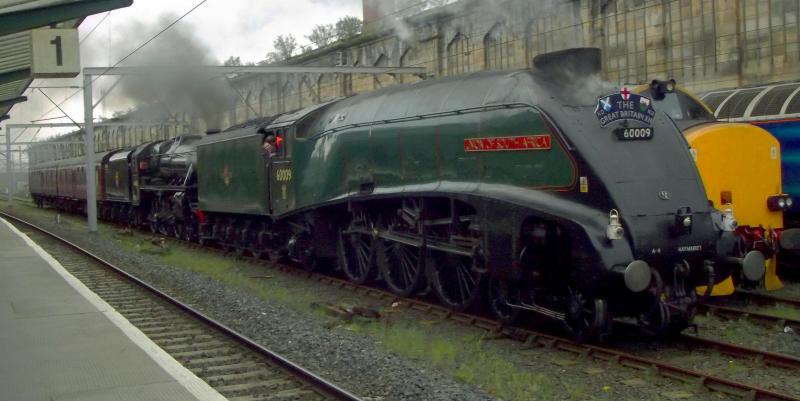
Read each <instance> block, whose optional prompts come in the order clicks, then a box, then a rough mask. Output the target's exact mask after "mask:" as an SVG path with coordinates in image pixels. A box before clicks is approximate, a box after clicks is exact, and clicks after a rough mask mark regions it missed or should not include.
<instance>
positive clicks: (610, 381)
mask: <svg viewBox="0 0 800 401" xmlns="http://www.w3.org/2000/svg"><path fill="white" fill-rule="evenodd" d="M13 213H14V214H17V215H19V216H20V217H25V218H28V219H31V220H33V221H35V222H37V223H38V224H41V225H42V226H43V227H44V228H47V229H50V230H52V231H54V232H56V233H58V234H60V235H63V236H64V237H65V238H67V239H69V240H71V241H74V242H75V243H76V244H78V245H80V246H84V247H86V248H87V249H90V250H91V251H93V252H95V253H97V254H98V256H101V257H103V258H105V259H107V260H109V261H110V262H112V263H115V264H117V265H118V266H120V267H123V268H125V269H127V270H128V271H129V272H131V273H132V274H134V275H137V276H139V277H141V278H142V279H144V280H145V281H148V282H151V283H153V284H154V285H156V286H157V287H159V288H162V289H163V290H165V291H166V292H168V293H170V294H171V295H173V296H175V297H176V298H178V299H181V300H182V301H184V302H187V303H189V304H190V305H192V306H194V307H196V308H198V309H199V310H201V311H203V312H204V313H206V314H208V315H210V316H211V317H213V318H215V319H218V320H219V321H221V322H222V323H224V324H227V325H229V326H230V327H232V328H234V329H236V330H238V331H240V332H242V333H244V334H245V335H247V336H249V337H251V338H253V339H254V340H256V341H258V342H260V343H262V344H264V345H265V346H267V347H268V348H271V349H273V350H275V351H277V352H279V353H281V354H283V355H284V356H286V357H288V358H290V359H292V360H293V361H295V362H297V363H298V364H300V365H302V366H304V367H306V368H308V369H310V370H312V371H314V372H315V373H317V374H320V375H321V376H323V377H326V378H328V379H329V380H331V381H333V382H334V383H337V384H339V385H340V386H342V387H344V388H346V389H348V390H349V391H352V392H353V393H355V394H358V395H360V396H362V397H364V398H365V399H367V400H374V401H377V400H397V401H405V400H409V401H410V400H414V401H417V400H460V401H462V400H463V401H471V400H491V399H500V398H493V397H492V396H491V395H489V394H488V393H487V392H486V391H484V389H481V388H478V387H475V386H470V385H467V384H464V383H462V382H460V380H464V378H467V379H466V380H467V381H469V380H468V378H469V376H470V375H476V374H478V375H480V374H483V373H482V372H481V371H480V369H479V368H476V367H474V366H473V367H472V369H466V370H465V369H461V368H459V369H457V370H455V371H454V370H452V369H439V368H437V367H436V366H434V364H431V363H430V362H429V361H430V358H421V357H420V358H416V357H414V355H413V353H412V355H411V356H409V355H408V353H405V354H406V355H405V356H402V357H401V356H399V355H397V354H395V353H393V352H389V351H387V350H386V349H385V347H382V346H381V344H380V341H378V340H377V339H376V338H375V337H372V336H369V335H364V334H363V333H360V332H359V331H361V330H363V328H362V329H359V327H362V326H353V325H348V324H342V323H341V322H337V321H336V320H332V318H331V317H329V316H326V315H324V314H322V313H316V314H315V313H304V312H303V311H298V310H297V308H294V307H292V306H287V305H283V304H281V303H277V302H266V301H264V300H263V299H261V298H259V297H258V296H256V295H254V294H252V293H250V292H249V291H245V290H242V289H239V288H235V287H233V286H230V285H225V284H223V283H221V282H219V281H217V280H215V279H213V278H210V277H208V276H207V275H203V274H200V273H196V272H191V271H186V270H184V269H181V268H177V267H173V266H169V265H167V264H164V263H163V262H162V261H161V260H160V259H159V258H158V257H155V256H151V255H147V254H142V253H139V252H133V251H130V250H128V249H125V248H123V247H121V246H120V244H119V243H117V242H116V241H115V240H114V239H113V238H107V237H104V236H87V235H86V233H85V228H84V226H82V225H80V224H76V223H75V221H76V220H70V219H66V218H65V219H64V220H65V221H70V222H67V223H62V224H55V223H54V222H53V221H52V215H49V216H50V218H48V217H47V216H48V215H47V214H43V212H40V211H36V210H34V209H31V208H28V209H26V208H25V207H18V208H17V209H15V210H14V211H13ZM198 252H202V251H198ZM240 265H241V266H240ZM234 270H235V271H238V272H239V273H241V272H243V271H245V272H246V274H247V275H249V276H250V277H253V275H258V274H261V275H263V276H262V277H260V278H256V279H264V280H272V279H275V280H279V281H281V282H283V281H282V280H284V278H280V277H277V276H279V273H275V272H272V271H271V270H264V269H263V268H261V269H259V268H258V267H254V266H251V265H248V264H245V263H237V264H236V266H235V267H234ZM259 272H260V273H259ZM289 281H292V280H291V279H289ZM294 281H299V283H291V285H289V284H287V290H289V291H298V293H301V292H306V293H310V294H311V298H313V299H317V300H319V302H330V301H342V300H346V299H347V298H350V299H352V298H357V297H358V296H357V295H354V294H352V293H347V292H345V291H341V290H336V289H334V288H331V287H329V286H325V285H322V284H317V283H313V282H310V281H307V280H305V281H304V279H297V280H294ZM306 295H308V294H306ZM357 302H358V301H357ZM392 319H393V320H392V324H394V325H396V327H405V328H410V331H408V332H410V333H416V332H421V333H422V335H423V336H430V337H431V338H439V339H441V338H449V339H451V340H452V342H453V344H454V345H452V346H454V347H466V348H469V349H474V350H475V353H478V354H480V355H486V356H487V358H489V357H488V356H491V358H492V359H491V360H489V359H487V364H489V363H490V362H491V363H493V364H494V365H492V366H495V367H496V369H501V368H502V369H507V375H506V376H507V379H506V380H507V381H504V382H501V383H495V386H494V388H495V389H497V388H504V387H512V386H514V385H517V384H519V383H516V382H519V381H525V382H526V383H525V384H526V385H528V384H529V383H528V382H531V381H533V382H534V383H533V385H532V386H530V385H528V386H527V387H526V388H528V389H530V388H534V389H535V391H534V392H530V393H525V394H513V395H510V396H509V395H508V394H509V393H507V392H506V393H505V394H506V395H507V396H506V398H509V399H525V400H580V399H603V400H624V401H627V400H668V399H681V398H691V399H696V400H703V399H709V400H712V399H713V400H721V399H723V400H724V399H727V397H724V396H722V395H721V394H719V393H705V392H702V391H699V392H698V391H696V389H695V388H693V387H692V386H689V385H685V384H681V383H679V382H675V381H671V380H666V379H663V378H658V377H655V376H652V375H650V374H648V373H647V372H639V371H635V370H631V369H626V368H622V367H618V366H616V365H608V364H605V363H600V362H593V361H589V360H585V359H581V358H578V357H573V356H571V355H568V354H565V353H563V352H557V351H550V350H544V349H523V348H522V345H521V344H518V343H515V342H512V341H508V340H497V341H481V340H480V339H479V336H480V334H481V333H482V332H481V331H480V330H478V329H470V328H465V327H462V326H457V325H453V324H450V323H443V322H430V321H425V319H430V318H429V317H427V318H426V317H425V316H424V315H418V316H414V314H413V313H403V314H398V317H397V318H394V317H392ZM381 324H388V323H386V322H378V323H371V324H367V326H370V325H372V326H375V325H381ZM420 327H422V328H421V329H420ZM373 328H374V327H373ZM422 352H425V351H422ZM442 357H443V358H447V357H448V354H447V352H445V353H444V355H443V356H442ZM498 360H500V361H504V362H505V361H507V365H503V364H499V365H498V364H497V361H498ZM462 368H463V366H462ZM467 368H469V367H467ZM506 376H503V377H506ZM457 379H460V380H457ZM487 387H492V386H491V385H487ZM522 387H525V386H520V388H522ZM490 390H491V389H490Z"/></svg>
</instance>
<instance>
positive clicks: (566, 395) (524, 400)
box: [11, 203, 681, 401]
mask: <svg viewBox="0 0 800 401" xmlns="http://www.w3.org/2000/svg"><path fill="white" fill-rule="evenodd" d="M11 212H12V213H14V214H17V215H19V216H20V217H25V218H30V219H32V220H34V221H49V222H54V221H55V219H56V217H55V216H56V213H55V212H54V211H52V210H49V209H44V210H43V209H37V208H35V207H33V206H32V205H31V204H26V203H18V204H17V206H16V207H15V209H14V210H13V211H11ZM59 221H60V223H59V225H60V226H61V227H63V228H64V229H68V230H73V231H74V232H76V233H80V232H85V231H83V230H85V227H86V223H85V218H84V217H82V216H71V215H64V214H62V215H60V217H59ZM98 231H99V235H100V236H101V237H103V238H106V239H110V240H112V241H114V242H115V243H117V244H118V245H119V246H120V247H121V248H123V249H125V250H127V251H129V252H136V253H141V254H147V255H149V256H151V257H154V258H157V260H158V261H160V262H161V263H163V264H164V265H169V266H173V267H175V268H180V269H183V270H186V271H191V272H195V273H197V274H200V275H202V276H205V277H208V278H210V279H213V280H216V281H218V282H220V283H223V284H225V285H226V286H230V287H231V288H234V289H240V290H243V291H245V292H247V293H249V294H252V295H254V296H257V297H258V298H260V299H262V300H265V301H267V302H274V303H277V304H279V305H283V306H287V307H290V308H292V309H294V310H296V311H298V312H301V313H304V314H307V315H312V316H315V317H316V318H318V319H321V320H324V321H326V322H328V323H329V327H331V328H332V329H335V330H347V331H349V332H352V333H356V334H358V335H365V336H369V337H370V338H372V339H373V340H374V341H375V342H376V343H377V344H379V346H380V347H381V348H382V349H383V350H385V351H387V352H389V353H392V354H395V355H398V356H400V357H402V358H405V359H410V360H414V361H419V362H421V363H422V365H423V366H425V365H427V366H431V367H434V368H436V369H437V370H438V371H441V372H442V373H445V374H447V375H450V376H451V377H453V378H455V379H456V380H458V381H461V382H463V383H466V384H470V385H474V386H476V387H479V388H481V389H483V390H485V391H486V392H488V393H489V394H491V395H493V396H496V397H498V398H502V399H504V400H508V401H517V400H518V401H531V400H551V399H561V400H584V399H598V400H615V399H619V396H620V392H623V393H627V391H626V390H625V389H623V388H621V387H622V386H621V385H620V384H619V383H614V382H612V381H610V380H608V381H605V380H604V379H602V378H600V377H592V378H588V379H584V380H582V379H580V378H576V379H574V380H567V381H566V382H565V380H564V379H565V378H564V377H558V376H553V375H552V367H551V368H550V369H542V368H543V367H542V366H537V365H536V364H534V363H531V364H527V363H524V362H523V363H520V362H519V360H518V359H517V361H516V362H515V361H514V360H511V358H507V355H504V354H503V353H499V352H497V350H498V349H499V348H501V347H502V345H500V344H499V343H500V342H499V341H496V340H494V339H492V338H487V337H485V336H482V335H479V334H476V332H475V331H469V330H453V328H452V327H450V326H449V325H448V324H446V323H442V322H439V321H431V320H420V319H419V317H418V316H410V315H409V314H406V313H405V312H403V313H397V314H393V313H391V308H387V309H383V310H381V313H382V315H383V317H382V318H381V319H380V320H377V321H375V320H368V319H358V318H357V319H354V320H352V321H342V320H341V319H338V318H332V317H331V316H330V315H328V314H326V313H325V311H324V310H322V309H321V308H319V303H320V302H327V301H334V302H337V304H340V303H342V302H348V300H349V297H354V296H353V295H352V294H350V295H344V296H342V294H341V293H339V294H338V295H334V296H338V298H333V299H332V298H331V295H330V294H327V295H326V294H321V292H325V291H321V290H320V288H319V285H318V284H316V283H309V282H308V280H305V279H302V278H298V277H294V276H291V275H286V274H282V273H280V272H277V271H275V270H270V269H264V268H261V267H256V266H251V265H248V264H245V263H241V262H240V261H237V260H236V259H235V258H233V257H231V256H222V255H218V254H214V253H211V252H206V251H203V250H198V249H193V248H192V247H189V246H185V245H182V244H179V243H176V242H173V241H166V242H165V243H166V245H165V246H162V245H161V241H160V240H158V238H157V237H155V236H152V235H150V234H145V233H141V232H135V231H134V232H131V231H127V230H123V229H121V228H119V227H115V226H112V225H108V224H104V223H100V224H99V226H98ZM154 240H155V241H154ZM321 297H328V299H321ZM343 300H344V301H343ZM354 302H355V303H358V302H359V301H358V300H356V301H354ZM464 333H471V334H464ZM540 361H541V360H540ZM559 369H560V368H559ZM566 369H578V371H580V369H582V368H566ZM600 370H602V369H600ZM548 371H549V372H550V373H543V372H548ZM600 375H602V374H600ZM679 386H681V385H680V384H679Z"/></svg>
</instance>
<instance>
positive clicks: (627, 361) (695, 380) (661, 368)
mask: <svg viewBox="0 0 800 401" xmlns="http://www.w3.org/2000/svg"><path fill="white" fill-rule="evenodd" d="M170 241H176V242H179V243H181V244H187V243H186V242H184V241H178V240H174V239H170ZM188 244H189V245H190V246H192V247H195V248H196V249H198V250H203V251H207V252H210V253H224V251H222V250H219V249H216V248H212V247H207V246H200V245H197V244H194V243H188ZM242 259H243V260H245V261H247V262H249V263H253V264H256V265H259V266H266V267H269V268H273V269H277V270H279V271H281V272H284V273H288V274H292V275H296V276H302V277H305V278H307V279H310V280H313V281H317V282H320V283H322V284H325V285H329V286H332V287H336V288H340V289H344V290H348V291H352V292H353V293H356V294H358V295H361V296H366V297H370V298H373V299H376V300H379V301H382V302H384V303H385V304H387V305H398V304H399V305H404V306H405V307H406V308H408V309H411V310H414V311H418V312H422V313H426V314H429V315H431V316H432V317H434V318H437V319H446V320H449V321H452V322H456V323H459V324H464V325H469V326H472V327H477V328H480V329H483V330H486V331H487V333H489V334H490V335H492V336H502V337H506V338H509V339H512V340H515V341H519V342H522V343H524V344H525V345H526V346H530V347H541V348H547V349H552V350H558V351H563V352H567V353H570V354H573V355H576V356H580V357H582V358H589V359H592V360H597V361H601V362H607V363H615V364H618V365H620V366H623V367H627V368H633V369H637V370H643V371H648V372H651V373H655V374H657V375H659V376H662V377H665V378H669V379H675V380H679V381H682V382H685V383H689V384H691V385H695V386H699V387H702V388H705V389H707V390H709V391H716V392H720V393H723V394H726V395H730V396H734V397H739V398H743V399H747V400H753V401H756V400H787V401H788V400H792V401H800V395H793V394H784V393H780V392H775V391H772V390H769V389H765V388H761V387H758V386H755V385H750V384H747V383H742V382H740V381H735V380H730V379H726V378H723V377H718V376H715V375H712V374H708V373H705V372H701V371H697V370H692V369H686V368H683V367H681V366H677V365H675V364H671V363H669V362H665V361H662V360H658V359H653V358H647V357H642V356H639V355H636V354H634V353H630V352H625V351H622V350H619V349H613V348H608V347H601V346H596V345H591V344H579V343H576V342H574V341H572V340H570V339H567V338H563V337H560V336H557V335H553V334H549V333H543V332H539V331H536V330H532V329H529V328H525V327H511V326H504V325H503V324H501V323H500V322H498V321H496V320H493V319H490V318H487V317H484V316H479V315H475V314H470V313H461V312H453V311H451V310H449V309H447V308H445V307H443V306H441V305H438V304H434V303H430V302H427V301H425V300H423V299H418V298H400V297H397V296H396V295H394V294H392V293H390V292H388V291H384V290H382V289H378V288H374V287H371V286H368V285H357V284H354V283H351V282H350V281H347V280H344V279H340V278H337V277H332V276H330V275H326V274H320V273H315V272H309V271H306V270H303V269H300V268H297V267H292V266H288V265H285V264H278V263H271V262H268V261H265V260H261V259H255V258H252V257H243V258H242ZM622 325H623V326H624V325H625V324H624V323H622ZM628 328H631V326H628ZM680 340H681V341H683V342H685V343H686V344H688V345H690V346H691V347H693V348H695V349H702V350H705V351H715V352H718V353H720V354H723V355H726V356H730V357H735V358H740V359H746V360H748V361H750V362H753V363H756V364H759V365H763V366H768V367H774V368H777V369H787V370H790V371H791V373H793V374H798V373H800V358H797V357H794V356H790V355H784V354H779V353H773V352H768V351H763V350H759V349H756V348H751V347H745V346H741V345H737V344H732V343H727V342H723V341H717V340H712V339H708V338H704V337H701V336H698V335H693V334H681V335H680Z"/></svg>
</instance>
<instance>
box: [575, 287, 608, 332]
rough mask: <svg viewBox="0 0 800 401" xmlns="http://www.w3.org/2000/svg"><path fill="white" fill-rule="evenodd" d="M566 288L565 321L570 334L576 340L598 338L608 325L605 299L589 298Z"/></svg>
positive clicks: (606, 329)
mask: <svg viewBox="0 0 800 401" xmlns="http://www.w3.org/2000/svg"><path fill="white" fill-rule="evenodd" d="M568 290H569V296H568V297H567V311H566V314H565V322H566V326H567V329H568V330H569V332H570V334H571V335H572V337H573V338H574V339H575V341H578V342H586V341H595V340H600V339H601V337H602V336H603V335H605V334H607V331H608V329H609V327H610V326H609V322H610V318H609V315H608V307H607V306H606V302H605V300H603V299H600V298H594V299H593V298H589V297H587V296H586V295H584V294H583V293H582V292H580V291H578V290H573V289H572V288H569V289H568Z"/></svg>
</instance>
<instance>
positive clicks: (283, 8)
mask: <svg viewBox="0 0 800 401" xmlns="http://www.w3.org/2000/svg"><path fill="white" fill-rule="evenodd" d="M198 2H199V0H169V1H165V0H134V4H133V5H132V6H130V7H128V8H123V9H119V10H116V11H113V12H111V14H110V15H109V17H108V18H106V19H105V21H103V23H102V24H101V25H99V27H98V28H97V29H96V30H95V31H94V32H93V33H92V34H91V36H89V37H88V39H86V40H85V41H84V42H83V44H82V45H81V58H82V63H83V67H90V66H105V65H109V64H113V63H115V62H116V61H118V59H119V58H120V57H121V56H120V55H124V54H127V52H128V51H129V50H128V49H133V48H135V47H136V46H138V45H139V44H141V43H143V42H144V41H145V40H147V39H149V38H150V37H151V36H152V34H154V33H155V32H157V31H158V30H160V29H161V28H163V27H164V26H166V25H168V24H169V22H171V21H173V20H174V19H176V18H177V17H179V16H180V15H182V14H184V13H185V12H186V11H188V10H189V9H191V8H192V7H193V6H195V5H196V4H197V3H198ZM361 14H362V9H361V0H208V1H206V3H205V4H203V5H202V6H200V8H198V9H197V10H195V11H194V12H193V13H192V14H190V15H189V16H187V17H186V18H184V19H183V20H182V21H181V22H180V23H179V25H180V27H179V29H180V31H181V32H183V34H184V36H194V37H195V39H196V41H195V42H196V43H195V44H194V45H195V46H200V47H204V48H205V49H206V50H207V53H208V56H209V59H210V60H213V61H216V62H219V63H222V62H223V61H224V60H226V59H227V58H228V57H229V56H239V57H241V59H242V61H243V62H248V61H254V62H255V61H259V60H262V59H263V58H264V56H265V55H266V54H267V53H268V52H269V51H271V50H272V41H273V40H274V39H275V38H276V37H277V36H278V35H286V34H293V35H294V36H295V37H296V38H297V39H298V42H299V43H300V44H308V40H307V39H305V35H308V34H309V33H310V32H311V29H312V28H313V27H314V26H315V25H318V24H329V23H335V22H336V21H337V20H338V19H339V18H341V17H344V16H348V15H350V16H357V17H359V18H361V17H362V15H361ZM104 15H105V13H103V14H98V15H94V16H90V17H88V18H87V19H86V20H85V21H84V22H83V24H82V25H81V26H80V28H79V30H80V37H81V39H84V38H85V37H86V35H87V34H88V33H89V31H91V30H92V29H93V28H94V27H95V26H97V24H98V22H100V20H101V19H102V18H103V16H104ZM166 40H169V38H165V41H166ZM156 41H159V39H156ZM162 45H163V43H162ZM148 47H159V43H155V42H154V43H151V44H150V45H148ZM162 47H163V46H162ZM176 50H179V49H176ZM178 53H180V52H176V54H178ZM162 57H164V56H162ZM166 57H169V53H167V55H166ZM131 61H132V62H133V63H135V62H136V60H135V59H131ZM103 81H105V82H103ZM79 82H80V79H79V78H76V79H75V80H63V79H62V80H57V79H50V80H38V81H35V82H34V85H79ZM108 85H110V78H101V80H100V81H98V85H97V86H99V87H100V88H102V87H103V86H108ZM74 91H75V89H49V90H46V92H47V94H48V95H49V96H50V97H52V98H53V100H55V101H56V102H58V101H60V100H61V99H63V98H64V97H66V96H67V95H69V94H72V93H73V92H74ZM97 95H99V92H98V94H97ZM97 95H95V96H97ZM27 96H28V98H29V101H28V102H26V103H22V104H19V105H17V106H15V107H14V108H13V109H12V110H11V113H10V114H11V120H8V121H6V123H28V122H30V120H33V119H36V118H39V116H40V115H41V114H42V113H43V112H45V111H47V110H49V109H50V108H51V107H52V105H51V103H50V102H49V101H48V100H47V99H46V98H44V96H42V95H41V94H40V93H38V92H34V93H31V91H30V90H29V91H28V92H27ZM105 106H106V107H105V109H103V108H98V109H97V110H96V113H95V117H96V118H97V117H99V116H100V115H101V114H102V113H103V112H105V115H106V116H110V115H111V113H113V112H114V111H116V110H113V108H114V106H113V105H108V104H107V105H105ZM65 110H66V111H67V113H68V114H70V115H71V116H72V117H73V118H74V119H75V120H78V121H82V120H83V116H82V113H83V111H82V98H81V96H80V95H77V96H75V97H73V98H72V100H71V101H69V102H67V103H66V105H65ZM59 114H60V113H58V112H57V111H56V112H53V113H50V114H48V115H47V117H56V116H58V115H59ZM56 121H58V122H69V120H66V119H65V120H56ZM56 132H58V131H55V130H52V131H43V132H42V133H41V134H39V137H47V136H50V135H52V134H53V133H56ZM15 136H16V135H15ZM26 137H28V138H29V135H26Z"/></svg>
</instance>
